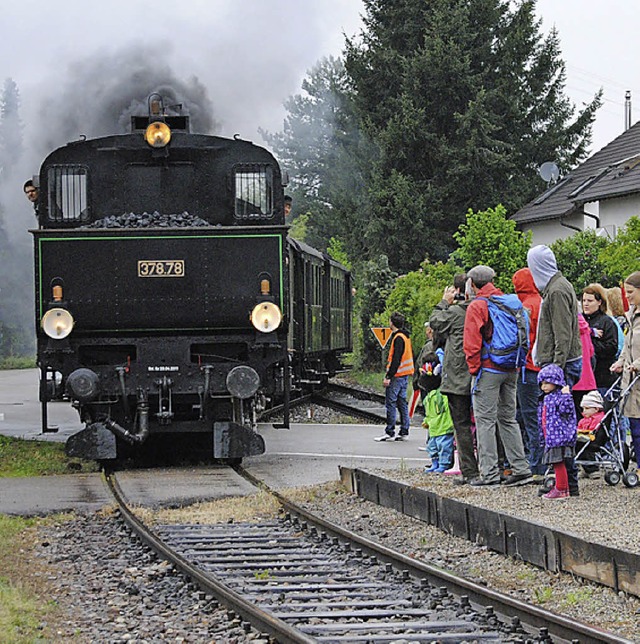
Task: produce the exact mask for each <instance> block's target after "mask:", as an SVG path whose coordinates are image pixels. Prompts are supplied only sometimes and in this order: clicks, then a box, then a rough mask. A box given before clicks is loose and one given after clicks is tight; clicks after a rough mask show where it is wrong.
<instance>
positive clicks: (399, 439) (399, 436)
mask: <svg viewBox="0 0 640 644" xmlns="http://www.w3.org/2000/svg"><path fill="white" fill-rule="evenodd" d="M407 438H409V434H398V435H397V436H396V437H395V438H394V439H393V440H395V441H404V440H407Z"/></svg>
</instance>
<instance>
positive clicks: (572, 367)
mask: <svg viewBox="0 0 640 644" xmlns="http://www.w3.org/2000/svg"><path fill="white" fill-rule="evenodd" d="M563 371H564V379H565V381H566V383H567V384H568V385H569V387H571V389H573V385H575V384H576V382H578V380H580V376H581V375H582V358H579V359H578V360H572V361H571V362H567V363H566V364H565V365H564V369H563ZM564 464H565V466H566V468H567V478H568V479H569V490H577V489H578V468H577V466H576V459H575V458H573V457H572V458H565V459H564Z"/></svg>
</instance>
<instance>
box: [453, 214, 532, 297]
mask: <svg viewBox="0 0 640 644" xmlns="http://www.w3.org/2000/svg"><path fill="white" fill-rule="evenodd" d="M453 237H454V239H455V240H456V241H457V242H458V245H459V246H458V248H457V249H456V250H455V251H454V252H453V253H452V254H451V258H452V259H453V261H455V262H456V263H458V264H460V265H462V266H464V268H465V270H469V269H471V268H473V267H474V266H477V265H478V264H484V265H486V266H491V268H493V270H494V271H495V272H496V277H495V280H494V283H495V285H496V286H497V287H498V288H499V289H502V290H503V291H504V292H505V293H511V292H513V283H512V282H511V277H512V275H513V274H514V273H515V272H516V271H517V270H519V269H521V268H523V267H524V266H526V265H527V251H528V250H529V247H530V246H531V232H527V233H522V232H520V231H519V230H516V223H515V222H514V221H511V220H509V219H507V211H506V209H505V207H504V206H503V205H501V204H498V205H497V206H496V207H495V208H489V209H488V210H483V211H480V212H476V213H474V212H473V210H469V212H468V213H467V221H466V223H464V224H461V225H460V227H459V228H458V231H457V232H456V233H454V235H453Z"/></svg>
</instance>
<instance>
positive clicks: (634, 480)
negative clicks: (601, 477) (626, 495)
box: [622, 472, 640, 487]
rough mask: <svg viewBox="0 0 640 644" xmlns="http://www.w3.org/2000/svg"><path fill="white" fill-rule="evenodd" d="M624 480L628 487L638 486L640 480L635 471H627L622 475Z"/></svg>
mask: <svg viewBox="0 0 640 644" xmlns="http://www.w3.org/2000/svg"><path fill="white" fill-rule="evenodd" d="M622 482H623V483H624V484H625V485H626V486H627V487H637V485H638V483H639V482H640V480H639V479H638V475H637V474H636V473H635V472H625V473H624V474H623V475H622Z"/></svg>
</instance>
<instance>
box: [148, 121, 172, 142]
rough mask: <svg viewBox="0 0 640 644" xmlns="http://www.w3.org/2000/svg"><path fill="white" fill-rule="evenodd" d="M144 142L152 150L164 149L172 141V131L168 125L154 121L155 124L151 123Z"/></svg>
mask: <svg viewBox="0 0 640 644" xmlns="http://www.w3.org/2000/svg"><path fill="white" fill-rule="evenodd" d="M144 140H145V141H146V142H147V143H148V144H149V145H150V146H151V147H152V148H163V147H164V146H165V145H167V143H169V141H171V130H170V129H169V126H168V125H167V124H166V123H163V122H162V121H154V122H153V123H149V125H148V127H147V129H146V130H145V132H144Z"/></svg>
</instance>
